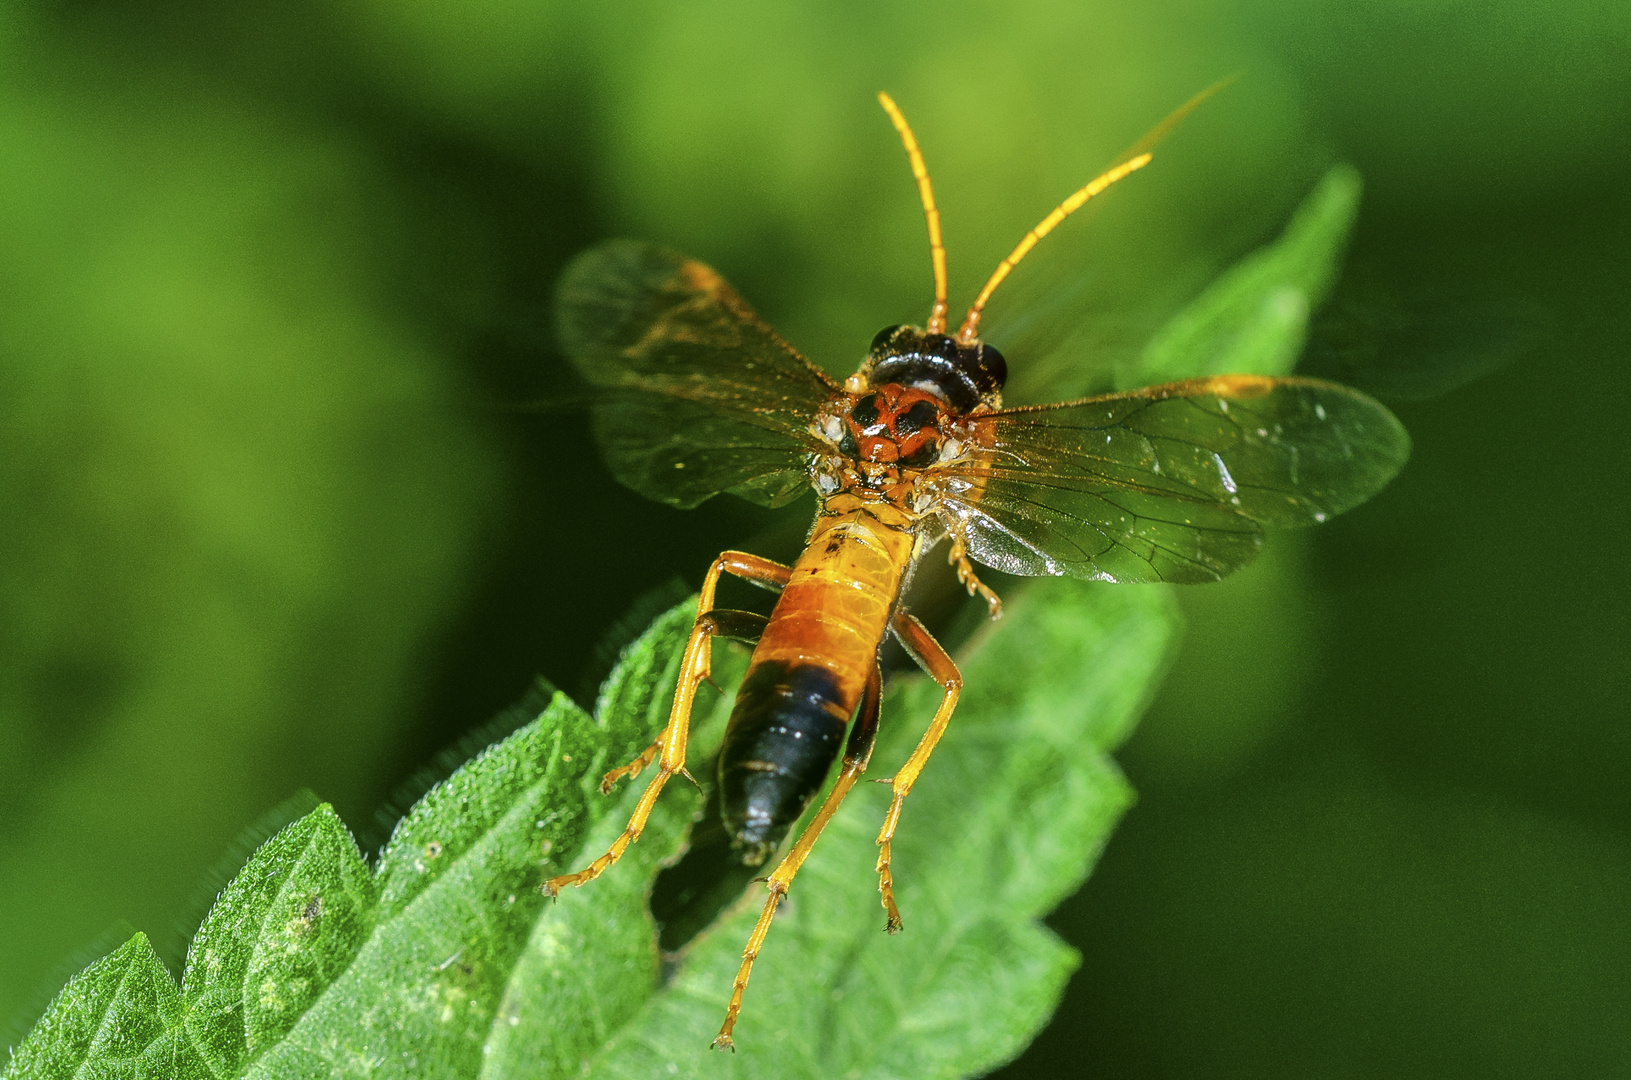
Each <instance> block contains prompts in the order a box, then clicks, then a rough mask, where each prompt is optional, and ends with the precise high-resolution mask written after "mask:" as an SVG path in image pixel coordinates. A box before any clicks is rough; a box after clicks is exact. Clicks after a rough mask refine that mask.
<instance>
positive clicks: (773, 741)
mask: <svg viewBox="0 0 1631 1080" xmlns="http://www.w3.org/2000/svg"><path fill="white" fill-rule="evenodd" d="M843 711H844V710H843V707H842V701H841V700H840V697H839V685H838V680H837V678H836V677H835V676H834V675H833V673H832V672H831V671H828V670H827V669H826V668H824V667H818V666H816V665H814V664H798V665H793V666H789V665H787V664H783V663H780V662H777V661H765V662H763V663H759V664H755V665H754V666H753V668H752V670H750V671H749V672H748V676H747V679H746V680H744V681H743V683H742V689H741V690H739V691H737V694H736V707H735V708H734V709H732V710H731V719H730V724H729V725H728V726H727V727H726V729H725V743H724V746H723V747H722V748H721V749H720V751H719V788H720V812H721V815H722V816H723V818H724V822H725V829H726V831H727V832H729V833H730V835H731V841H732V846H733V847H735V848H736V849H737V850H739V851H740V852H741V856H742V861H743V862H744V863H746V864H748V865H749V866H757V865H758V864H759V863H762V862H764V860H765V859H766V858H767V857H768V856H769V855H770V853H771V852H772V851H774V850H775V849H776V847H777V845H779V844H780V843H781V841H782V838H783V837H785V836H786V835H787V830H788V829H790V828H791V827H792V825H793V823H794V822H795V821H797V820H798V819H799V815H800V814H802V813H803V812H804V808H805V806H807V805H808V804H809V802H810V797H811V796H813V795H814V794H815V793H816V791H817V790H819V789H820V787H821V784H822V781H824V780H825V779H826V778H827V772H828V770H830V769H831V768H832V763H833V761H834V760H836V759H837V757H838V751H839V748H840V747H841V746H842V745H843V739H844V728H845V726H846V724H847V722H848V717H843V718H842V719H840V717H841V716H843Z"/></svg>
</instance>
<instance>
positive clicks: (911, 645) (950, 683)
mask: <svg viewBox="0 0 1631 1080" xmlns="http://www.w3.org/2000/svg"><path fill="white" fill-rule="evenodd" d="M892 625H893V628H894V631H895V636H896V637H898V638H899V639H900V643H901V644H902V645H904V646H906V651H907V652H909V653H911V654H912V659H914V660H916V661H917V662H918V664H919V665H921V666H922V668H923V670H924V671H927V672H928V673H929V676H930V677H931V678H932V679H934V681H935V682H937V683H939V684H940V686H941V688H942V689H943V690H944V691H945V696H944V697H942V698H941V699H940V708H939V709H937V710H935V714H934V719H933V720H931V721H929V730H928V731H925V732H924V733H923V738H922V739H921V740H919V742H918V744H917V749H916V750H913V751H912V756H911V757H909V758H907V759H906V764H905V765H903V766H901V770H900V772H898V773H896V774H895V778H894V779H893V780H892V781H890V787H891V788H892V789H893V790H894V793H895V798H894V800H893V801H892V802H891V803H890V804H889V813H888V814H887V815H886V816H885V817H884V821H883V828H882V829H881V830H879V832H878V867H877V870H878V892H879V893H881V894H882V895H883V909H884V913H885V914H886V916H887V921H886V922H885V923H884V929H885V930H887V931H889V932H890V933H891V934H898V933H900V929H901V921H900V909H899V908H897V907H896V906H895V882H894V878H892V877H891V876H890V873H889V843H890V841H891V840H893V839H894V837H895V828H896V826H898V825H899V824H900V811H901V806H902V805H903V804H905V802H906V796H907V795H909V794H911V792H912V785H913V784H915V783H916V782H917V778H918V775H919V774H920V773H922V772H923V766H924V764H925V763H926V762H927V761H928V760H929V755H930V754H932V753H934V747H935V744H936V743H938V742H939V741H940V736H942V735H944V734H945V732H946V726H947V725H948V724H949V723H950V722H951V713H952V710H953V709H955V708H956V707H957V695H958V694H960V693H962V690H963V676H962V673H961V672H959V671H958V670H957V665H956V664H954V663H952V659H951V657H950V656H948V655H947V654H946V650H945V649H943V648H941V647H940V643H939V642H938V641H936V640H935V639H934V638H933V637H931V636H929V632H928V631H927V630H925V629H924V628H923V624H922V623H920V622H918V621H917V620H916V619H914V618H913V617H912V616H910V615H908V614H906V613H905V612H901V613H899V614H897V615H896V616H895V619H894V623H893V624H892Z"/></svg>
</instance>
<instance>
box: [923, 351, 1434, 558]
mask: <svg viewBox="0 0 1631 1080" xmlns="http://www.w3.org/2000/svg"><path fill="white" fill-rule="evenodd" d="M973 443H974V449H973V450H972V451H971V452H970V454H969V455H968V457H967V459H966V460H965V462H963V463H961V464H958V465H952V466H947V467H944V468H941V469H937V470H934V471H933V472H932V473H931V474H930V476H931V477H932V480H931V482H932V483H933V484H934V485H935V491H936V494H937V496H938V501H939V504H940V507H941V513H942V514H943V515H945V517H946V518H947V521H948V524H949V525H950V526H951V527H952V528H953V529H957V530H960V531H961V532H962V533H963V535H964V536H965V538H966V540H967V543H968V548H969V553H970V554H971V555H972V556H973V557H974V558H975V559H978V560H979V561H980V562H982V563H984V564H986V565H987V566H991V567H994V568H995V569H998V570H1002V571H1005V572H1007V573H1011V574H1027V575H1044V574H1053V575H1069V576H1072V577H1084V578H1093V579H1099V580H1105V581H1121V582H1137V581H1173V582H1202V581H1215V580H1217V579H1219V578H1221V577H1223V576H1224V575H1226V574H1228V573H1231V572H1232V571H1234V570H1237V569H1239V568H1240V567H1242V566H1245V565H1246V564H1247V563H1249V562H1251V561H1252V559H1253V558H1255V557H1256V555H1257V552H1258V549H1259V548H1260V547H1261V546H1262V530H1261V526H1263V525H1270V526H1277V527H1287V526H1298V525H1311V524H1314V523H1316V522H1320V521H1324V520H1325V519H1326V518H1328V517H1330V516H1332V515H1333V514H1340V513H1341V512H1343V511H1344V510H1347V509H1349V508H1351V507H1354V506H1357V505H1358V504H1360V503H1362V502H1364V501H1365V500H1366V499H1368V498H1370V497H1371V496H1372V495H1374V494H1375V493H1376V492H1378V491H1380V490H1381V489H1382V487H1383V486H1385V485H1386V484H1387V482H1388V481H1389V480H1391V479H1392V478H1393V476H1394V474H1395V473H1397V472H1398V471H1399V469H1400V468H1401V467H1402V466H1403V465H1404V462H1405V459H1406V458H1407V457H1408V456H1409V454H1410V439H1409V436H1408V435H1406V434H1405V431H1404V427H1403V426H1402V425H1401V424H1400V423H1399V421H1398V420H1397V419H1396V418H1395V417H1394V416H1393V414H1392V413H1390V412H1389V411H1388V410H1387V409H1386V408H1385V407H1384V406H1383V405H1381V404H1380V403H1379V402H1377V401H1375V400H1373V399H1371V398H1369V397H1366V396H1365V395H1364V394H1361V393H1359V392H1357V391H1355V390H1350V389H1348V388H1347V387H1344V386H1339V385H1337V384H1336V383H1328V382H1322V381H1320V380H1316V379H1302V378H1286V379H1271V378H1263V377H1258V376H1248V375H1226V376H1217V377H1212V378H1204V379H1190V380H1187V381H1184V382H1177V383H1168V384H1166V385H1163V386H1153V387H1149V388H1147V389H1144V390H1136V391H1133V392H1131V393H1126V394H1115V395H1110V396H1107V397H1099V398H1091V399H1088V400H1084V401H1073V402H1065V403H1063V404H1059V405H1046V406H1040V407H1037V408H1027V409H1011V410H1008V411H1004V412H997V413H992V414H989V415H987V416H982V417H976V418H974V438H973Z"/></svg>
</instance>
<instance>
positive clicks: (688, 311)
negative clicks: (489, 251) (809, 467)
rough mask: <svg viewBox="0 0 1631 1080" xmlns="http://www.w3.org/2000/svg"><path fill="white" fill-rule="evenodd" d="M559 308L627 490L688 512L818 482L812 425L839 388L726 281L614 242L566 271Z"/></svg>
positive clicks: (763, 499)
mask: <svg viewBox="0 0 1631 1080" xmlns="http://www.w3.org/2000/svg"><path fill="white" fill-rule="evenodd" d="M557 311H558V319H559V327H560V335H561V344H562V347H563V348H564V349H565V350H566V353H567V355H568V356H570V357H571V359H572V362H573V364H574V365H575V366H576V367H577V370H578V372H579V374H581V375H582V376H583V377H584V379H586V380H587V381H588V382H589V383H590V384H591V385H592V386H594V387H595V388H596V389H597V391H598V394H597V397H596V401H595V404H594V405H593V406H592V409H593V422H594V430H595V437H596V438H597V439H598V440H599V442H600V445H601V449H602V451H603V452H604V454H605V456H606V461H607V464H608V465H609V466H610V467H611V469H612V472H613V473H614V474H615V475H616V476H617V478H618V479H619V480H621V481H622V482H623V483H624V484H627V485H628V486H629V487H631V488H633V489H634V490H635V491H638V492H639V493H640V494H642V495H645V496H646V497H648V498H651V499H655V500H657V501H658V502H665V503H669V504H671V505H674V506H680V507H692V506H696V505H697V504H698V503H700V502H702V501H703V500H705V499H707V498H709V497H711V496H713V495H716V494H718V493H719V492H721V491H729V492H732V493H734V494H737V495H741V496H742V497H744V498H747V499H751V500H753V501H754V502H758V503H762V504H765V505H769V506H779V505H781V504H782V503H785V502H787V501H788V500H790V499H792V498H793V497H794V496H796V495H798V494H799V493H800V492H801V491H803V490H804V489H805V487H806V486H807V485H808V474H807V472H806V466H805V461H806V455H807V454H809V453H810V452H811V451H812V450H815V449H818V448H819V444H818V443H816V442H815V441H814V437H813V436H812V435H810V434H809V431H808V428H809V425H810V422H811V420H812V419H814V417H815V415H816V413H817V412H819V411H821V409H822V407H823V406H824V405H826V404H827V402H828V401H830V400H831V399H832V398H834V397H835V396H837V395H838V393H839V388H838V387H837V385H836V384H834V383H833V382H832V380H830V379H829V378H827V376H826V375H824V374H823V373H822V372H821V371H820V369H818V368H817V367H815V366H814V365H813V364H811V363H810V362H809V361H807V360H805V359H804V358H803V357H802V356H800V355H799V354H798V353H797V352H795V351H794V350H793V348H792V347H791V346H790V345H788V344H787V343H786V342H784V341H782V340H781V338H779V337H777V336H776V333H775V331H773V330H771V329H770V328H769V327H768V326H766V325H765V324H764V323H763V322H761V321H760V320H759V317H758V316H757V315H755V314H754V313H753V310H752V309H751V308H749V307H748V305H747V304H746V303H745V302H743V300H742V298H741V297H739V296H738V295H736V292H735V291H734V290H733V289H732V288H731V287H730V286H729V285H727V284H726V283H725V281H724V279H723V278H721V277H720V276H719V275H718V274H717V273H715V272H714V271H713V270H711V269H710V268H708V267H707V266H704V265H703V264H702V263H699V262H696V261H695V260H692V259H687V258H685V257H684V256H682V255H678V254H676V253H674V252H671V251H666V250H664V249H662V248H657V247H652V246H650V245H648V244H641V243H636V242H633V241H629V240H613V241H610V242H608V243H605V244H601V245H600V246H598V247H595V248H591V249H590V250H589V251H586V252H584V253H583V254H582V255H580V256H578V258H577V259H576V260H574V261H573V263H572V265H571V266H569V267H568V268H567V271H566V274H565V276H564V278H563V279H562V282H561V287H560V293H559V298H558V302H557Z"/></svg>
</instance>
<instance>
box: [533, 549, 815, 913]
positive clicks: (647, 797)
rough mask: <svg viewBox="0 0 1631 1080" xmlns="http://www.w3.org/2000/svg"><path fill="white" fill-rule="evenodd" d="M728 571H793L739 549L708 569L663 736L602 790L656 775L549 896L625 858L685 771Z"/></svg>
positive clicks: (780, 575)
mask: <svg viewBox="0 0 1631 1080" xmlns="http://www.w3.org/2000/svg"><path fill="white" fill-rule="evenodd" d="M726 573H729V574H734V575H736V576H737V577H739V578H745V579H747V580H749V581H755V582H759V583H761V584H765V585H770V586H774V587H780V586H782V585H785V584H787V578H788V575H790V574H791V573H792V571H791V570H790V569H788V568H787V567H785V566H783V565H781V564H780V563H776V562H771V561H770V560H769V559H761V558H759V557H758V556H757V555H749V554H747V553H745V552H741V551H727V552H724V553H723V554H721V555H720V556H719V558H717V559H715V560H714V564H713V565H712V566H710V567H709V568H708V573H707V576H706V577H704V578H703V580H702V591H701V593H700V594H699V596H698V597H697V620H696V622H695V624H693V626H692V627H691V637H690V639H689V640H687V641H686V643H685V657H684V659H683V660H682V661H681V662H680V678H679V685H678V686H676V687H675V690H674V706H673V708H672V709H670V710H669V713H668V723H667V725H666V726H664V728H663V730H662V734H660V735H658V736H657V741H656V742H654V743H652V744H651V745H650V746H648V747H647V748H646V749H645V750H644V751H642V752H641V754H640V756H639V757H636V758H635V759H634V760H633V761H631V762H629V763H628V764H627V765H622V766H619V767H618V768H616V769H613V770H612V771H611V772H608V773H607V774H606V776H605V777H604V778H603V779H602V780H601V782H600V790H601V792H602V793H606V792H609V791H610V790H611V787H612V785H613V784H614V783H616V782H617V781H618V780H620V779H622V778H623V777H625V776H635V775H637V774H638V773H639V772H640V770H642V769H644V768H645V767H646V766H647V765H649V764H651V762H652V761H653V760H656V761H657V775H656V776H653V777H652V778H651V783H649V784H647V785H646V791H645V794H644V795H642V796H640V803H639V805H638V806H636V807H635V808H634V814H633V816H631V817H630V818H629V824H628V827H627V828H625V829H624V830H623V833H622V835H620V836H619V837H618V838H617V839H616V840H614V841H612V846H611V847H610V848H607V849H606V853H605V854H604V855H602V856H601V857H600V858H598V859H596V860H595V861H594V862H592V863H590V864H589V865H588V866H586V867H584V868H583V869H582V870H579V871H578V872H577V873H575V874H562V875H561V876H560V877H555V878H550V879H549V880H548V881H546V882H544V884H543V890H544V892H546V893H548V894H549V895H550V896H555V895H558V894H559V893H560V891H561V890H562V889H564V888H565V887H566V886H568V885H574V886H576V885H583V884H586V883H588V882H591V881H593V880H595V878H597V877H599V876H600V875H601V874H602V873H604V872H605V871H606V869H607V868H608V867H610V866H611V865H612V864H613V863H615V862H617V860H618V859H621V858H622V857H623V852H625V851H627V850H628V848H629V845H630V844H632V843H634V842H635V841H636V840H638V839H640V833H641V832H642V831H644V829H645V827H646V820H647V819H648V818H650V817H651V808H652V807H654V806H656V805H657V796H659V795H661V794H662V791H663V785H664V784H666V783H668V778H669V777H670V776H673V775H674V774H675V773H685V742H686V738H687V736H689V734H690V731H691V707H692V705H693V704H694V703H695V701H696V695H697V687H698V686H699V685H701V684H702V682H703V680H704V679H707V678H709V674H710V672H711V670H712V667H713V648H712V646H713V637H714V633H715V631H716V629H717V628H716V626H715V624H714V621H713V620H712V619H710V618H709V617H708V613H709V612H710V611H712V610H713V607H714V590H715V589H716V588H717V587H718V585H719V576H720V575H721V574H726ZM686 775H689V774H686Z"/></svg>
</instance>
